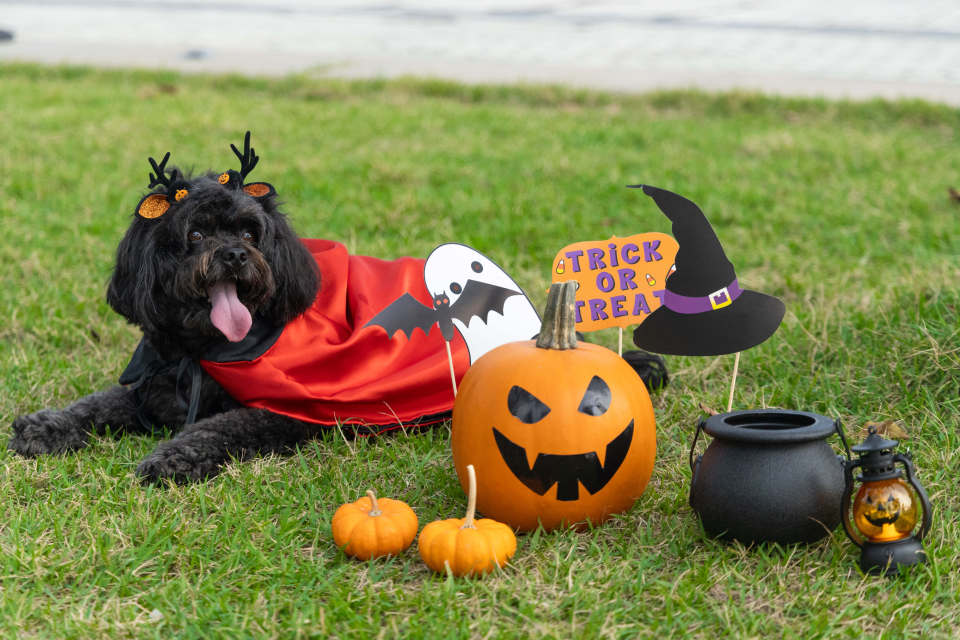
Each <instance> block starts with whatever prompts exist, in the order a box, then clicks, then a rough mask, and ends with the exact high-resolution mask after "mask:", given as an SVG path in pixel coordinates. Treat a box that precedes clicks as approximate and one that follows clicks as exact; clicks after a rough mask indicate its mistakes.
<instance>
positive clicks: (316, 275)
mask: <svg viewBox="0 0 960 640" xmlns="http://www.w3.org/2000/svg"><path fill="white" fill-rule="evenodd" d="M272 220H273V224H271V225H270V226H271V227H272V228H271V229H270V231H269V232H268V234H267V236H266V237H265V238H264V239H263V241H262V242H261V245H260V249H261V251H263V252H264V254H265V255H266V256H267V259H268V260H269V262H270V265H271V269H272V271H273V279H274V282H275V283H276V287H277V289H276V293H275V295H274V296H273V298H272V300H271V302H270V304H269V305H268V306H267V308H265V309H264V311H263V313H264V315H265V316H266V317H267V318H268V319H269V320H270V321H271V322H272V323H274V324H276V325H281V324H286V323H287V322H290V321H291V320H293V319H294V318H296V317H297V316H298V315H300V314H301V313H303V312H304V311H306V310H307V309H308V308H309V307H310V305H311V304H313V300H314V298H316V297H317V291H318V290H319V289H320V272H319V270H318V269H317V261H316V260H314V258H313V256H312V255H311V254H310V252H309V251H308V250H307V247H306V246H304V244H303V242H301V241H300V238H298V237H297V234H296V233H294V231H293V229H291V228H290V226H289V225H288V224H287V222H286V219H285V218H284V216H283V215H282V214H276V215H275V216H272Z"/></svg>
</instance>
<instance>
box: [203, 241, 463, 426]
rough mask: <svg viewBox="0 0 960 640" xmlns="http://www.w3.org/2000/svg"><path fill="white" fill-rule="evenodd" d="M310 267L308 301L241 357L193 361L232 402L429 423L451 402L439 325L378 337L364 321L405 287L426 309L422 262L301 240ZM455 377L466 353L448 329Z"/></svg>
mask: <svg viewBox="0 0 960 640" xmlns="http://www.w3.org/2000/svg"><path fill="white" fill-rule="evenodd" d="M303 242H304V244H306V246H307V248H308V249H309V250H310V252H311V253H312V254H313V256H314V258H315V259H316V261H317V265H318V266H319V267H320V282H321V284H320V292H319V294H318V295H317V299H316V300H315V301H314V303H313V306H312V307H310V308H309V309H307V311H306V312H304V314H303V315H301V316H299V317H298V318H296V319H295V320H293V321H292V322H290V323H288V324H287V325H286V326H285V327H284V328H283V330H282V332H281V333H280V335H279V337H278V338H277V340H276V342H274V343H273V345H272V346H270V347H269V348H268V349H267V350H266V351H265V352H263V353H262V354H261V355H259V356H258V357H255V358H253V359H251V360H237V361H229V362H214V361H209V360H201V361H200V364H201V366H202V367H203V368H204V370H206V372H207V373H209V374H210V375H211V376H212V377H213V378H214V379H215V380H216V381H217V382H218V383H220V385H222V386H223V387H224V388H225V389H226V390H227V392H229V393H230V395H231V396H233V397H234V398H235V399H236V400H237V401H238V402H240V403H242V404H244V405H246V406H249V407H258V408H261V409H269V410H270V411H272V412H274V413H279V414H283V415H286V416H290V417H291V418H296V419H298V420H305V421H307V422H314V423H317V424H324V425H334V424H349V425H355V426H365V427H369V430H370V431H374V432H382V431H386V430H389V429H392V428H398V427H400V426H423V425H426V424H434V423H436V422H440V421H442V420H443V419H445V418H446V417H448V414H449V412H450V411H451V410H452V409H453V399H454V395H453V386H452V384H451V381H450V365H449V364H448V361H447V352H446V348H445V347H444V341H443V338H442V336H441V335H440V331H439V330H431V331H430V333H429V334H424V333H423V331H417V330H414V332H413V335H412V336H411V337H410V338H407V336H406V334H404V333H403V332H402V331H397V332H396V333H395V335H393V336H388V335H387V332H386V330H385V329H383V328H382V327H380V326H376V325H374V326H369V327H367V326H365V325H366V324H367V322H369V321H370V319H371V318H373V316H375V315H376V314H377V313H379V312H380V311H382V310H383V309H384V308H385V307H386V306H387V305H389V304H390V303H391V302H393V301H394V300H396V299H397V298H399V297H400V296H402V295H403V294H404V293H409V294H410V295H412V296H413V297H414V298H416V299H417V300H418V301H420V302H421V303H423V304H424V305H425V306H427V307H430V308H433V296H432V295H431V294H430V292H429V291H427V288H426V285H425V284H424V281H423V265H424V260H420V259H416V258H400V259H398V260H392V261H387V260H379V259H377V258H370V257H366V256H351V255H348V254H347V250H346V247H344V246H343V245H342V244H340V243H338V242H332V241H330V240H304V241H303ZM450 348H451V350H452V353H453V363H454V370H455V372H456V378H457V381H458V382H459V380H460V378H462V377H463V374H464V373H466V370H467V368H468V367H469V366H470V355H469V352H468V350H467V346H466V344H465V343H464V341H463V338H462V337H461V336H460V334H459V333H457V334H456V335H455V337H454V340H453V341H452V342H451V344H450Z"/></svg>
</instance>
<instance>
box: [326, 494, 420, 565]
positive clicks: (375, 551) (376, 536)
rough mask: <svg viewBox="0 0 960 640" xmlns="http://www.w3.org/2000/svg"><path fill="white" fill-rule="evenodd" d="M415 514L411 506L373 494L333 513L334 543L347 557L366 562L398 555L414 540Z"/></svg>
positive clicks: (341, 506) (416, 524)
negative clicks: (378, 497) (371, 559)
mask: <svg viewBox="0 0 960 640" xmlns="http://www.w3.org/2000/svg"><path fill="white" fill-rule="evenodd" d="M418 524H419V523H418V521H417V514H415V513H414V512H413V509H411V508H410V506H409V505H408V504H407V503H405V502H403V501H401V500H393V499H391V498H380V499H377V496H376V495H375V494H374V493H373V491H372V490H371V491H367V495H366V496H365V497H363V498H360V499H359V500H357V501H356V502H350V503H347V504H344V505H340V507H339V508H338V509H337V511H336V512H335V513H334V514H333V523H332V528H333V542H334V543H335V544H336V545H337V546H338V547H340V548H341V549H343V552H344V553H346V554H347V555H348V556H353V557H354V558H357V559H359V560H369V559H370V558H378V557H381V556H392V555H396V554H398V553H400V552H401V551H403V550H404V549H406V548H407V547H409V546H410V545H411V544H412V543H413V539H414V538H416V537H417V526H418Z"/></svg>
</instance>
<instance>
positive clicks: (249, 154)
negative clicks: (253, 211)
mask: <svg viewBox="0 0 960 640" xmlns="http://www.w3.org/2000/svg"><path fill="white" fill-rule="evenodd" d="M230 148H231V149H233V153H234V155H236V156H237V158H239V160H240V171H234V170H233V169H228V170H227V171H224V172H223V173H221V174H220V175H219V176H217V182H219V183H220V184H222V185H223V186H225V187H232V188H233V189H242V190H243V192H244V193H246V194H247V195H249V196H253V197H254V198H266V197H267V196H272V195H275V194H276V193H277V192H276V190H275V189H274V188H273V186H272V185H270V184H269V183H266V182H251V183H250V184H244V183H243V181H244V180H246V178H247V175H248V174H249V173H250V172H251V171H253V168H254V167H256V166H257V163H258V162H259V161H260V156H258V155H257V154H256V151H255V150H254V148H253V147H251V146H250V132H249V131H247V133H246V135H245V136H244V137H243V153H240V150H239V149H237V148H236V147H235V146H234V145H232V144H231V145H230Z"/></svg>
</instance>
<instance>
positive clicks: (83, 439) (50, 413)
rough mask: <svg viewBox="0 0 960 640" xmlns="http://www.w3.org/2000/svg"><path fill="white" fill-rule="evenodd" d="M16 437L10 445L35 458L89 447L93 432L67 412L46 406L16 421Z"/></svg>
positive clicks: (16, 450)
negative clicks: (88, 442) (46, 407)
mask: <svg viewBox="0 0 960 640" xmlns="http://www.w3.org/2000/svg"><path fill="white" fill-rule="evenodd" d="M12 427H13V436H11V437H10V440H9V441H8V442H7V448H8V449H10V450H11V451H15V452H16V453H19V454H20V455H22V456H26V457H29V458H32V457H34V456H39V455H43V454H56V453H68V452H70V451H76V450H77V449H82V448H83V447H85V446H87V441H88V439H89V438H90V432H89V431H88V430H87V429H85V428H84V425H83V424H81V423H80V422H78V421H77V420H76V419H74V418H73V417H72V416H70V415H68V414H67V413H66V412H64V411H55V410H53V409H44V410H43V411H38V412H36V413H31V414H28V415H25V416H20V417H19V418H16V419H15V420H14V421H13V425H12Z"/></svg>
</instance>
